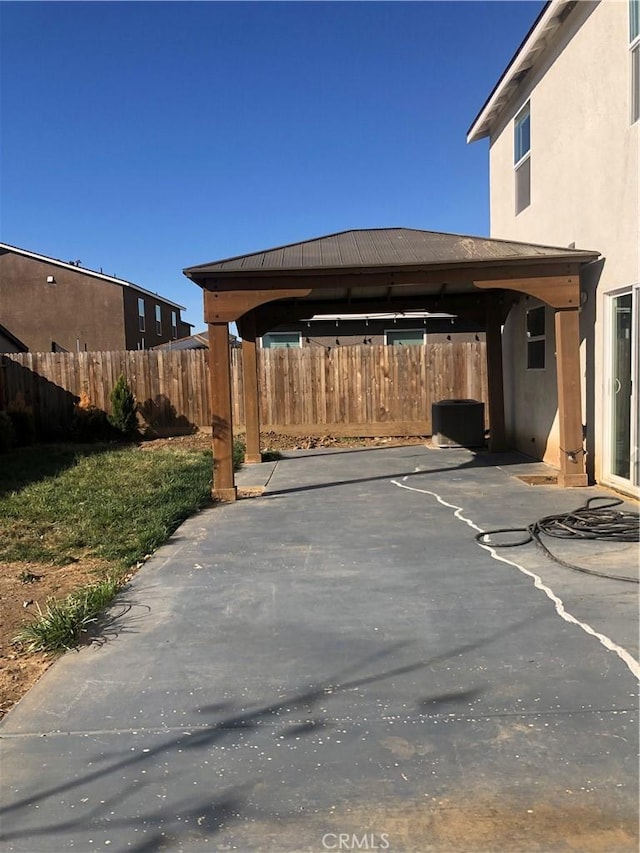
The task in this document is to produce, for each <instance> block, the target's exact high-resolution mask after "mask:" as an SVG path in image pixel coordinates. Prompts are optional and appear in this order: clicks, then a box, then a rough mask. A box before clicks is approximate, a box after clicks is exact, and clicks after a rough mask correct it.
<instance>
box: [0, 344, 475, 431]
mask: <svg viewBox="0 0 640 853" xmlns="http://www.w3.org/2000/svg"><path fill="white" fill-rule="evenodd" d="M207 355H208V354H207V352H206V350H186V351H179V350H178V351H171V350H150V351H140V352H138V351H130V352H128V353H124V352H120V353H113V352H112V353H109V352H94V353H84V352H82V353H10V354H5V355H4V356H3V359H2V361H3V365H4V371H3V372H4V384H5V391H4V394H5V399H6V403H7V404H8V405H10V404H11V403H12V402H13V401H15V400H16V398H17V397H18V396H19V395H21V396H22V397H23V398H24V400H25V402H26V403H27V404H28V405H30V406H32V407H33V409H34V413H35V415H36V419H37V421H38V422H39V423H41V424H47V425H50V424H53V423H55V424H59V425H61V426H64V425H66V424H67V423H68V422H69V420H70V418H71V416H72V413H73V403H74V401H77V399H78V398H79V397H80V395H81V394H82V393H83V392H84V393H86V394H87V395H88V396H89V398H90V400H91V402H92V403H93V404H94V405H95V406H97V407H98V408H101V409H104V410H105V411H107V412H109V411H110V394H111V390H112V388H113V386H114V384H115V382H116V380H117V379H118V377H119V376H120V374H121V373H123V374H124V375H125V376H126V377H127V381H128V382H129V385H130V387H131V390H132V391H133V393H134V395H135V397H136V400H137V401H138V404H139V408H140V411H141V420H142V421H143V424H144V425H146V426H147V427H148V428H149V430H150V431H151V432H157V433H158V434H170V433H171V432H175V433H177V432H185V431H189V430H193V429H195V428H196V427H207V426H210V421H211V415H210V411H211V404H210V399H209V365H208V358H207ZM231 370H232V387H233V417H234V427H235V430H236V432H241V431H243V429H244V401H243V396H242V395H243V384H242V351H241V349H239V348H234V349H233V351H232V357H231ZM258 376H259V381H260V398H259V406H260V413H261V426H262V429H263V431H265V432H266V431H278V432H289V433H292V434H298V435H300V434H305V433H306V434H310V435H313V434H323V433H325V434H326V433H334V434H336V435H376V434H379V435H394V434H395V435H409V434H419V435H429V434H430V433H431V405H432V403H434V402H437V401H438V400H442V399H448V398H464V399H476V400H482V401H484V402H486V400H487V375H486V354H485V344H484V342H475V343H473V342H472V343H454V342H443V343H437V344H427V345H426V346H421V347H418V346H404V347H389V346H379V345H365V344H362V345H358V346H348V347H347V346H345V347H331V348H330V349H325V348H321V347H317V348H313V347H305V348H302V349H267V350H258ZM486 410H487V407H485V413H486ZM143 415H144V417H143Z"/></svg>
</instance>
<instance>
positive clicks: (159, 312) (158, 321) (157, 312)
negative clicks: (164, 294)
mask: <svg viewBox="0 0 640 853" xmlns="http://www.w3.org/2000/svg"><path fill="white" fill-rule="evenodd" d="M154 311H155V320H156V335H160V336H161V335H162V305H159V304H158V303H157V302H156V306H155V309H154Z"/></svg>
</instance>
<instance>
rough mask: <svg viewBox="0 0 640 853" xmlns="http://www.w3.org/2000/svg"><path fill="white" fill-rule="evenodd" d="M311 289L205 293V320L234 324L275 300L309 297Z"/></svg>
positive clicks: (206, 291) (211, 291) (208, 291)
mask: <svg viewBox="0 0 640 853" xmlns="http://www.w3.org/2000/svg"><path fill="white" fill-rule="evenodd" d="M310 293H311V290H310V289H304V288H289V289H284V288H278V289H273V290H252V291H246V290H238V291H236V290H224V291H213V290H205V291H204V319H205V322H206V323H216V324H219V323H233V322H235V321H236V320H237V319H238V318H239V317H242V315H243V314H246V313H247V312H248V311H251V310H252V309H253V308H256V307H257V306H258V305H264V304H265V303H266V302H272V301H273V300H275V299H291V298H293V297H302V296H308V295H309V294H310Z"/></svg>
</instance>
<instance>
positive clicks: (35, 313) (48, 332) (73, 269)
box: [0, 243, 191, 352]
mask: <svg viewBox="0 0 640 853" xmlns="http://www.w3.org/2000/svg"><path fill="white" fill-rule="evenodd" d="M181 311H184V308H183V306H182V305H178V304H177V303H175V302H172V301H171V300H169V299H165V298H164V297H162V296H159V295H158V294H157V293H151V292H150V291H148V290H145V289H144V288H142V287H139V286H138V285H136V284H132V283H131V282H128V281H124V280H123V279H120V278H115V277H114V276H110V275H105V274H104V273H102V272H95V271H94V270H89V269H85V268H84V267H81V266H79V262H71V261H60V260H57V259H56V258H49V257H46V256H44V255H38V254H36V253H35V252H30V251H27V250H26V249H19V248H17V247H15V246H9V245H7V244H6V243H0V323H2V325H3V326H4V327H5V328H6V329H7V330H8V331H9V332H10V333H11V335H12V336H13V337H14V338H15V339H18V340H19V341H20V342H22V344H23V345H24V346H25V347H27V348H28V349H29V350H31V352H51V351H53V352H63V351H67V352H75V351H78V350H83V351H84V350H88V351H100V350H101V351H110V350H111V351H116V350H128V349H148V348H150V347H153V346H155V345H156V344H160V343H164V342H165V341H171V340H175V339H177V338H182V337H184V336H185V335H188V334H190V332H191V325H190V324H189V323H185V322H184V320H182V318H181V316H180V312H181ZM8 351H14V350H13V349H9V348H8Z"/></svg>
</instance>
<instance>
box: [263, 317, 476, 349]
mask: <svg viewBox="0 0 640 853" xmlns="http://www.w3.org/2000/svg"><path fill="white" fill-rule="evenodd" d="M480 340H484V331H483V330H482V329H481V327H480V326H475V325H473V324H471V323H468V322H467V323H465V322H463V321H462V320H459V319H457V318H454V317H452V316H451V315H443V314H441V315H438V314H430V313H429V312H427V311H411V312H406V313H404V314H371V315H366V314H355V315H354V314H319V315H316V316H314V317H311V318H309V319H308V320H300V321H299V322H297V323H295V322H294V323H286V324H283V325H280V326H276V328H275V329H273V330H272V331H270V332H268V333H267V334H265V335H262V337H261V338H260V346H262V347H263V348H264V349H275V348H278V347H305V346H321V347H325V348H327V349H329V348H331V347H336V346H354V345H356V344H387V345H389V346H391V345H394V346H413V345H416V344H417V345H422V344H426V343H430V344H432V343H442V342H445V343H446V342H448V341H457V342H464V341H480Z"/></svg>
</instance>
